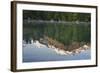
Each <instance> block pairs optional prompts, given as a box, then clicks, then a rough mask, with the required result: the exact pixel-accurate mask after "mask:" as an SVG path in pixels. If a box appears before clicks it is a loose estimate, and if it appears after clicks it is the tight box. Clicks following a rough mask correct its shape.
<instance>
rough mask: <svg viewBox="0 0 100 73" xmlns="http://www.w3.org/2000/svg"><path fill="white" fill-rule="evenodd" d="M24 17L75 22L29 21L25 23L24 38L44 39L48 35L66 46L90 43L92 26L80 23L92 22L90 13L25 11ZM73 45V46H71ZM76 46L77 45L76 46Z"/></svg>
mask: <svg viewBox="0 0 100 73" xmlns="http://www.w3.org/2000/svg"><path fill="white" fill-rule="evenodd" d="M23 12H24V13H23V19H24V20H26V19H27V18H28V17H30V19H31V20H32V19H33V20H43V21H44V20H48V21H56V22H60V21H66V22H67V21H70V22H73V23H66V24H63V23H59V24H57V23H28V24H24V25H23V27H24V28H23V39H29V38H33V39H34V40H40V39H41V38H42V39H44V36H48V37H49V38H52V39H53V40H56V41H57V42H59V43H60V44H63V45H64V46H66V47H67V46H68V45H69V46H70V45H78V44H79V43H82V42H85V43H90V38H91V29H90V28H91V26H90V23H89V24H84V23H80V21H82V22H90V14H88V13H65V12H43V11H23ZM70 47H72V46H70ZM74 47H75V46H74Z"/></svg>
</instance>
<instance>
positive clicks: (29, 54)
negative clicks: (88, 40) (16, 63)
mask: <svg viewBox="0 0 100 73" xmlns="http://www.w3.org/2000/svg"><path fill="white" fill-rule="evenodd" d="M86 59H91V50H90V49H89V50H86V51H84V52H81V53H79V54H74V55H60V54H57V53H56V52H55V51H54V50H53V49H51V48H48V47H45V48H37V47H36V46H35V45H34V44H27V45H24V46H23V62H44V61H64V60H66V61H67V60H86Z"/></svg>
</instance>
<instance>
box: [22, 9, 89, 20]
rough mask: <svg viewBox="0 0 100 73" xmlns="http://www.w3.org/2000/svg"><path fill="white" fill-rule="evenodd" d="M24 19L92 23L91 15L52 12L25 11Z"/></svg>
mask: <svg viewBox="0 0 100 73" xmlns="http://www.w3.org/2000/svg"><path fill="white" fill-rule="evenodd" d="M23 14H24V19H35V20H40V19H41V20H62V21H85V22H89V21H91V18H90V13H72V12H51V11H29V10H28V11H27V10H24V11H23Z"/></svg>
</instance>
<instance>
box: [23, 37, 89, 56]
mask: <svg viewBox="0 0 100 73" xmlns="http://www.w3.org/2000/svg"><path fill="white" fill-rule="evenodd" d="M24 44H25V41H23V45H24ZM30 44H34V45H35V46H36V47H37V48H46V47H48V48H50V49H52V50H54V51H55V52H56V53H57V54H60V55H69V54H78V53H80V52H82V51H85V50H87V49H90V46H89V45H88V44H87V45H85V44H84V45H83V46H77V45H74V46H73V45H72V46H71V45H70V46H68V47H66V46H65V45H63V44H61V43H60V42H58V41H56V40H53V39H52V38H49V37H47V36H46V37H45V38H44V39H42V38H41V39H40V41H38V40H35V41H33V40H32V39H31V40H30ZM76 46H77V48H75V47H76ZM70 47H71V50H69V49H68V48H70Z"/></svg>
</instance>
